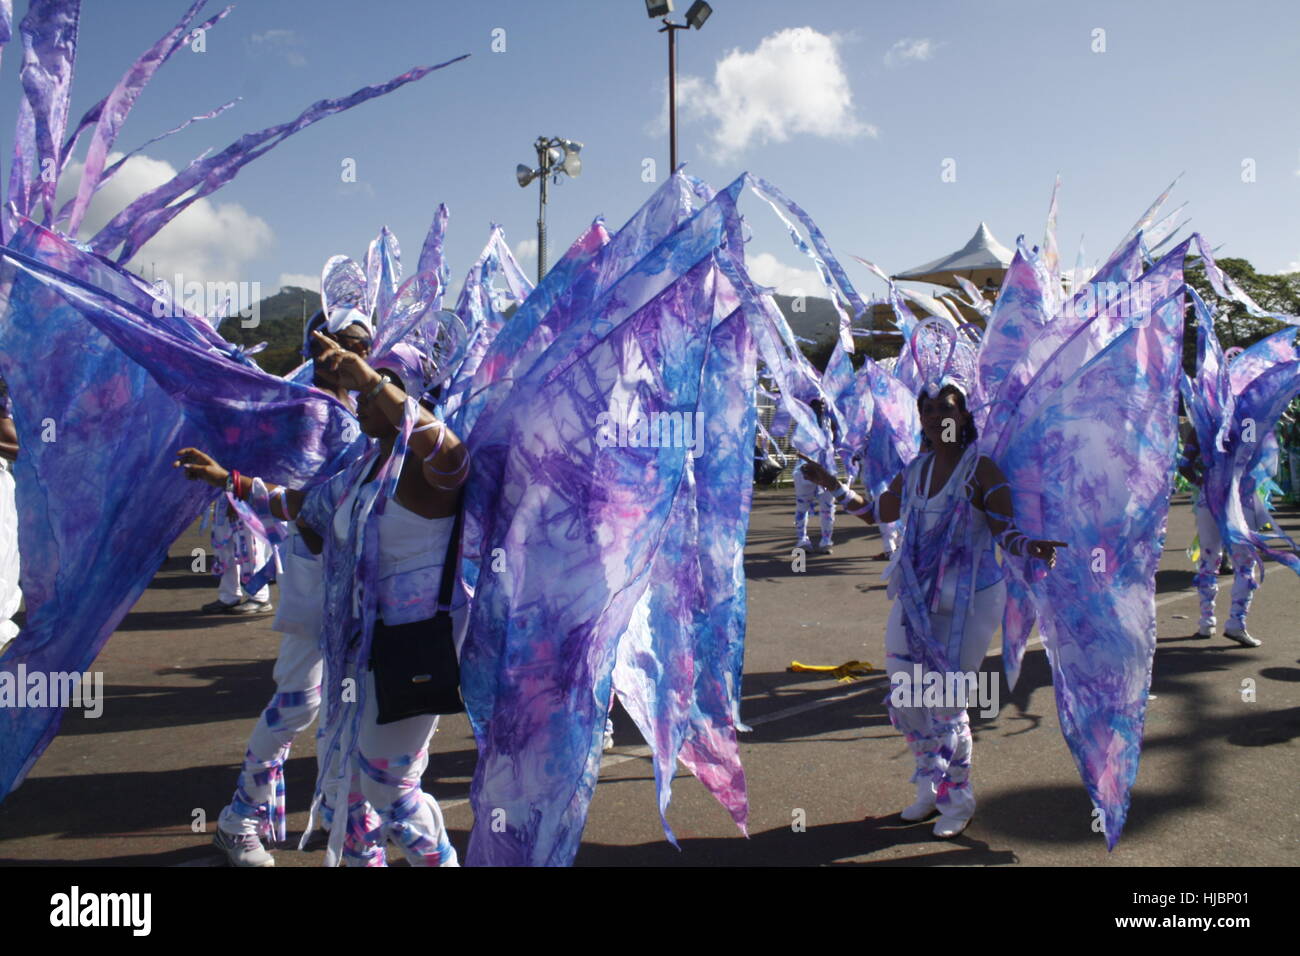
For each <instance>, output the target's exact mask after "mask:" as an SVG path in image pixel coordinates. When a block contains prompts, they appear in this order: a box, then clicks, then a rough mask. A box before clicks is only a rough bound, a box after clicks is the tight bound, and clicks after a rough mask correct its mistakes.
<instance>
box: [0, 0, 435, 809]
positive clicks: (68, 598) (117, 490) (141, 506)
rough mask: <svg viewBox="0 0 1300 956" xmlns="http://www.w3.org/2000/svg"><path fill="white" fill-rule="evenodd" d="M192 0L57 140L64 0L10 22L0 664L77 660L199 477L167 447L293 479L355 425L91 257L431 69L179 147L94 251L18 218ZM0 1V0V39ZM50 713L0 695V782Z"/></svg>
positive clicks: (45, 731) (76, 664) (161, 50)
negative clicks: (12, 481)
mask: <svg viewBox="0 0 1300 956" xmlns="http://www.w3.org/2000/svg"><path fill="white" fill-rule="evenodd" d="M199 6H200V5H199V4H197V3H195V4H193V5H191V6H190V7H189V9H188V11H187V13H186V14H185V16H184V17H183V18H182V20H181V21H180V23H178V24H177V25H176V26H175V27H174V28H173V29H172V30H170V31H169V32H168V33H167V34H165V35H164V37H163V38H162V39H161V40H160V41H159V42H158V43H157V44H155V45H154V46H152V47H150V49H149V50H147V51H146V53H145V54H144V55H143V56H142V57H141V58H140V59H139V60H137V61H136V62H135V63H134V64H133V65H132V67H131V68H130V69H129V70H128V71H127V73H126V75H125V76H124V77H123V79H122V81H121V82H120V83H119V84H118V85H117V86H116V87H115V88H114V90H113V91H112V92H110V94H109V95H108V96H107V97H105V98H104V99H103V100H101V101H99V103H98V104H97V105H96V106H94V107H92V109H91V110H90V111H88V112H87V114H86V115H85V117H84V118H83V119H82V121H81V122H80V123H79V124H78V125H77V127H76V129H75V130H74V132H73V133H72V135H71V136H70V137H69V138H68V139H67V141H66V142H65V141H64V132H65V130H66V127H67V113H68V100H69V94H70V81H71V76H72V63H73V59H74V55H75V49H76V42H77V26H78V18H79V10H80V6H79V4H78V3H75V2H71V0H33V2H32V3H31V4H30V6H29V9H28V13H27V15H26V17H25V18H24V19H23V21H22V24H21V25H20V28H19V29H20V32H21V33H22V36H23V43H24V54H25V56H24V63H23V68H22V71H21V83H22V88H23V94H22V98H21V100H20V104H19V110H18V123H17V129H16V132H15V137H14V139H15V145H14V158H13V162H12V164H11V168H10V176H9V183H8V191H7V196H6V199H7V200H8V201H9V203H8V204H7V205H6V207H5V209H4V210H3V223H2V224H0V230H2V234H3V240H4V244H3V246H0V257H2V258H0V375H2V376H3V378H4V379H5V380H6V381H7V383H8V385H9V388H10V393H11V396H12V399H13V402H14V406H15V409H14V419H15V425H16V427H17V429H18V434H19V441H20V442H21V443H22V446H23V454H22V456H21V457H20V458H19V460H18V462H16V463H15V473H16V476H17V487H18V510H19V514H20V516H21V520H20V530H19V537H20V546H21V548H22V551H23V554H24V556H25V557H28V558H29V560H26V561H24V564H23V582H22V584H23V589H24V592H25V594H26V599H27V608H28V612H27V614H28V623H27V627H26V628H25V629H24V631H23V632H22V634H21V636H20V637H19V638H18V639H17V640H15V641H14V643H13V644H12V645H11V646H10V647H9V648H7V650H6V653H5V655H4V657H3V660H2V661H0V667H3V668H4V669H5V670H6V671H9V672H11V673H12V672H14V671H16V669H17V668H18V667H19V666H20V665H21V666H25V667H26V669H27V671H28V672H33V671H43V672H73V671H84V670H87V669H89V667H90V665H91V663H92V662H93V661H94V659H95V657H96V655H97V654H98V652H99V650H100V648H101V647H102V646H103V644H104V642H105V641H106V640H107V639H108V637H109V635H110V634H111V633H112V632H113V630H114V629H115V628H116V627H117V625H118V623H119V622H120V621H121V619H122V618H123V617H124V616H125V615H126V613H127V612H128V611H129V610H130V609H131V607H132V606H133V605H134V603H135V601H136V600H137V599H138V598H139V596H140V594H141V593H142V592H143V591H144V589H145V588H146V587H147V586H148V584H149V582H150V580H151V579H152V577H153V575H154V573H155V572H156V571H157V569H158V568H159V567H160V566H161V565H162V562H163V561H164V560H165V558H166V556H167V550H168V547H169V546H170V544H171V543H172V542H173V541H174V540H175V539H176V537H177V536H178V535H180V534H181V532H183V531H184V530H185V528H187V527H188V526H189V525H190V524H191V523H192V522H193V521H194V519H195V518H196V517H197V515H198V514H199V512H200V510H201V509H202V508H203V507H204V506H205V505H206V504H208V503H209V502H211V501H212V499H213V497H214V496H215V495H216V494H218V493H217V492H214V491H213V490H212V489H211V488H209V487H207V486H205V485H203V484H202V483H198V482H185V481H181V480H178V478H177V474H176V472H175V470H174V469H173V468H172V467H171V463H172V461H173V460H174V457H175V452H176V450H177V449H178V448H181V447H183V446H185V445H193V446H197V447H201V448H203V449H205V450H207V451H208V452H210V453H212V454H213V455H214V457H216V458H217V460H219V461H229V462H232V463H233V462H238V463H240V465H241V466H242V467H243V468H245V469H247V470H248V471H249V473H252V474H260V475H263V476H265V477H266V478H268V479H269V480H272V481H275V482H277V483H287V484H290V485H295V486H300V487H301V486H306V485H309V484H311V483H312V482H313V481H316V480H319V479H320V478H321V477H324V476H327V475H329V474H332V473H334V472H335V471H337V470H338V469H339V468H341V467H342V466H343V464H345V463H346V461H348V460H350V458H351V457H353V456H354V453H353V451H352V450H351V449H350V447H349V446H350V445H351V444H352V443H354V442H356V441H358V440H359V439H360V432H359V429H358V428H357V424H356V420H355V419H354V418H353V417H352V415H351V413H350V412H349V411H348V410H347V409H345V408H344V407H343V406H342V405H341V404H340V403H338V402H337V401H336V400H334V399H333V398H331V397H330V396H327V395H325V394H324V393H323V392H320V391H317V390H315V389H311V388H309V387H306V386H304V385H302V384H300V383H297V382H289V381H285V380H282V379H279V378H276V377H275V376H271V375H267V374H266V373H264V372H262V371H261V370H259V369H258V368H257V367H256V366H255V365H254V364H253V362H252V360H251V359H250V358H248V355H249V352H248V351H246V350H243V349H239V348H237V347H235V346H232V345H231V344H230V343H228V342H226V341H225V340H224V339H222V338H221V337H220V336H218V335H217V334H216V332H215V331H214V330H213V329H212V327H211V326H210V325H209V324H208V323H207V322H206V321H205V320H204V319H202V318H200V317H198V316H195V315H192V314H190V313H187V312H186V311H185V310H184V309H182V308H180V306H179V304H178V303H176V302H173V301H172V300H171V299H170V298H169V297H167V296H165V295H162V294H160V293H157V292H155V291H154V290H153V289H151V288H150V287H149V286H148V285H147V284H146V283H145V282H144V281H143V280H142V279H140V278H139V277H138V276H136V275H134V274H132V273H130V272H127V271H126V270H125V269H123V268H122V267H121V266H120V265H118V264H115V263H113V262H110V261H109V260H108V259H107V258H105V256H106V255H108V254H110V253H113V251H114V250H115V249H117V248H118V247H119V246H120V247H121V249H120V251H118V253H117V256H116V263H124V262H126V261H128V260H129V259H130V258H131V257H132V256H133V255H134V254H135V253H136V252H137V251H138V250H139V248H140V246H141V245H142V244H143V243H144V242H146V241H147V240H148V239H149V238H150V237H151V236H153V235H154V234H156V233H157V231H158V230H159V229H161V228H162V227H163V226H164V225H166V223H167V222H169V221H170V220H171V219H172V218H174V217H175V216H176V215H177V214H179V213H180V212H181V211H182V210H183V209H185V208H186V207H187V206H188V205H189V203H191V202H193V201H194V200H195V199H197V198H199V197H200V196H204V195H208V194H210V193H211V192H212V191H213V190H215V189H216V188H218V187H219V186H221V185H223V184H224V183H226V182H228V181H229V180H230V179H231V178H233V177H234V175H235V174H236V173H237V172H238V171H239V169H240V168H242V167H243V165H245V164H246V163H247V162H249V161H251V160H253V159H256V158H257V157H258V156H260V155H262V154H263V153H265V152H266V151H267V150H268V149H270V148H272V147H273V146H274V145H275V144H276V143H278V142H281V141H282V140H283V139H284V138H285V137H287V136H290V135H292V134H293V133H295V132H297V131H298V130H300V129H303V128H305V127H306V126H308V125H310V124H312V123H314V122H316V121H317V120H319V119H321V118H323V117H325V116H327V115H330V114H332V113H336V112H339V111H342V110H345V109H348V108H350V107H351V106H354V105H356V104H358V103H361V102H364V101H365V100H368V99H371V98H373V97H375V96H378V95H382V94H383V93H386V92H388V91H389V90H391V89H395V88H397V87H398V86H401V85H404V84H405V83H408V82H410V81H412V80H415V79H418V78H420V77H421V76H424V75H426V74H427V73H428V72H430V71H432V70H433V69H437V68H438V67H422V68H420V69H417V70H412V71H409V72H408V73H405V74H402V75H401V76H399V77H397V78H395V79H394V80H392V81H389V82H388V83H386V84H379V85H376V86H370V87H365V88H363V89H361V90H358V91H357V92H356V93H354V94H352V95H351V96H349V97H344V98H342V99H336V100H323V101H320V102H318V103H316V104H314V105H313V106H312V107H310V108H309V109H307V110H306V111H305V112H303V113H302V114H300V115H299V116H298V117H297V118H296V119H294V120H293V121H291V122H289V123H286V124H283V125H281V126H276V127H271V128H270V129H267V130H263V131H262V132H260V133H256V134H251V135H250V136H247V137H243V138H241V139H239V140H237V141H236V142H235V143H233V144H231V146H230V147H228V148H227V149H225V150H223V151H222V152H221V153H218V154H217V155H215V156H212V157H210V158H207V159H200V160H196V161H195V162H194V163H192V164H191V165H190V166H189V167H187V168H186V169H185V170H182V171H181V172H180V173H178V174H177V176H176V177H175V178H174V179H172V180H171V181H170V182H169V183H166V184H164V185H163V186H161V187H159V188H158V189H156V190H153V191H151V192H149V193H147V194H146V195H145V196H143V197H141V198H140V199H139V200H137V201H136V202H134V203H132V204H130V206H128V208H127V209H126V210H124V211H123V212H122V213H121V214H120V215H118V216H116V217H115V218H114V219H113V220H111V221H110V222H109V224H108V225H107V226H105V228H104V229H103V230H101V231H100V232H99V233H98V234H96V236H95V237H93V238H92V239H91V240H90V244H89V247H90V249H93V250H94V252H92V251H89V250H88V248H87V246H85V245H81V244H79V243H76V242H74V241H73V240H72V239H70V238H69V237H67V236H65V235H62V234H60V233H57V232H53V231H50V230H49V229H46V228H43V227H42V226H40V225H38V224H37V223H36V222H35V221H33V217H35V216H36V215H37V210H39V211H40V212H41V213H42V214H43V217H44V222H45V223H46V224H49V223H51V222H53V221H55V220H56V219H58V218H61V217H58V216H56V215H55V212H54V209H53V200H54V196H55V191H56V189H57V186H58V182H57V176H55V177H51V176H48V175H46V176H42V175H41V172H42V171H43V170H50V169H53V170H56V171H62V170H63V169H64V168H65V167H66V165H67V164H68V162H69V160H70V158H71V153H72V149H73V147H74V146H75V144H76V141H77V137H78V136H79V135H80V134H81V133H82V132H83V131H84V130H87V129H91V128H92V127H93V129H94V132H93V134H92V144H91V147H90V149H91V151H92V152H91V157H90V158H89V159H88V163H87V165H88V167H89V169H90V170H91V172H90V174H88V175H87V177H86V178H85V179H84V180H83V181H82V184H81V187H80V189H79V191H78V195H77V197H76V200H75V201H74V202H73V204H72V205H71V206H68V207H66V213H67V216H68V217H69V218H72V219H75V218H76V216H78V215H80V213H81V212H82V211H84V205H85V202H86V201H88V200H89V196H90V195H91V194H93V192H94V190H95V189H96V188H97V186H98V185H100V184H102V182H103V181H104V179H105V178H106V177H107V176H109V175H111V174H112V172H113V171H115V169H116V168H119V167H108V168H107V169H105V168H104V167H103V164H102V158H103V157H106V156H107V154H108V151H109V150H110V149H111V147H112V146H113V144H114V141H115V139H116V136H117V132H118V130H119V129H120V128H121V126H122V123H123V122H124V121H125V119H126V117H127V114H128V113H129V111H130V109H131V106H132V104H133V103H134V102H135V99H136V98H137V97H138V96H139V94H140V92H141V90H142V89H143V88H144V86H145V84H146V83H147V82H148V81H149V79H150V78H151V77H152V76H153V74H154V72H155V71H156V70H157V69H158V67H159V66H161V65H162V63H163V62H164V61H165V60H166V59H167V58H168V57H169V56H170V55H171V54H172V53H174V52H175V51H176V50H177V49H179V47H180V45H183V44H184V42H185V38H186V37H188V36H189V35H191V33H190V27H189V24H190V23H191V22H192V21H193V18H194V15H195V14H196V12H197V10H198V8H199ZM225 12H226V11H222V12H221V13H218V14H217V15H215V16H214V17H212V18H210V19H209V20H208V21H206V22H205V23H204V24H201V25H200V27H203V28H206V27H208V26H211V25H213V24H215V23H216V21H217V20H219V19H221V18H222V17H223V16H224V15H225ZM8 14H9V4H4V7H3V9H0V42H3V40H4V39H5V38H6V34H7V32H8V31H7V29H6V27H7V26H8V24H9V23H10V22H11V21H10V20H9V17H8ZM444 65H445V64H444ZM184 125H185V124H182V126H184ZM96 253H103V254H104V255H98V254H96ZM88 482H89V483H90V484H89V485H88V484H87V483H88ZM61 716H62V711H60V710H58V709H52V708H46V709H42V708H6V709H4V710H3V711H2V712H0V798H2V797H3V796H5V795H7V794H8V793H9V792H10V791H11V790H12V789H13V788H14V787H15V786H17V785H18V784H19V783H20V782H21V781H22V779H23V777H24V776H25V775H26V773H27V772H28V770H29V769H30V768H31V766H32V764H33V763H34V762H35V760H36V759H37V758H38V757H39V756H40V754H41V752H42V751H43V750H44V748H45V747H46V745H48V743H49V741H50V740H51V739H52V738H53V736H54V735H55V733H57V730H58V726H59V721H60V719H61Z"/></svg>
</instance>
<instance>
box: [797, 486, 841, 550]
mask: <svg viewBox="0 0 1300 956" xmlns="http://www.w3.org/2000/svg"><path fill="white" fill-rule="evenodd" d="M814 509H815V510H816V512H817V517H818V519H819V520H820V521H821V530H822V537H821V543H822V545H824V546H829V545H830V543H831V534H832V532H834V530H835V496H834V495H833V494H832V493H831V492H829V491H827V490H826V489H824V488H822V487H821V486H820V485H816V484H813V482H811V481H809V480H808V479H807V478H805V477H804V476H803V469H802V468H796V469H795V472H794V531H795V534H796V535H797V536H798V540H800V541H803V540H805V539H806V538H807V537H808V512H810V511H812V510H814Z"/></svg>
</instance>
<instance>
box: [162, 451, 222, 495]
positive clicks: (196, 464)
mask: <svg viewBox="0 0 1300 956" xmlns="http://www.w3.org/2000/svg"><path fill="white" fill-rule="evenodd" d="M172 467H173V468H184V469H185V477H186V478H188V479H189V480H190V481H194V480H195V479H198V480H199V481H206V482H207V483H208V484H210V485H212V487H214V488H224V487H225V486H226V478H227V477H229V475H230V473H229V472H228V471H226V469H224V468H222V467H221V466H220V465H218V464H217V463H216V462H215V461H213V460H212V458H211V457H209V456H208V455H205V454H204V453H203V452H201V451H199V450H198V449H197V448H182V449H181V450H180V451H178V452H177V453H176V460H175V461H174V462H172Z"/></svg>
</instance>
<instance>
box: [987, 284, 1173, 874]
mask: <svg viewBox="0 0 1300 956" xmlns="http://www.w3.org/2000/svg"><path fill="white" fill-rule="evenodd" d="M1182 315H1183V299H1182V295H1181V294H1176V295H1174V296H1173V297H1171V298H1168V299H1166V300H1164V301H1163V302H1161V303H1159V304H1157V305H1156V306H1155V307H1154V309H1153V311H1152V314H1151V315H1150V318H1149V321H1147V322H1145V323H1139V324H1136V325H1135V326H1134V327H1130V328H1128V329H1127V330H1125V331H1124V332H1123V333H1121V334H1120V335H1119V336H1118V337H1117V338H1115V339H1114V340H1113V341H1112V342H1111V343H1110V345H1108V346H1107V347H1106V348H1105V349H1103V350H1102V352H1100V353H1099V354H1098V355H1097V356H1096V357H1094V358H1093V359H1092V360H1091V361H1089V362H1088V363H1087V364H1086V365H1085V366H1084V367H1083V368H1081V369H1079V370H1078V371H1077V372H1076V373H1075V374H1074V375H1072V376H1070V377H1069V379H1068V380H1067V381H1065V382H1063V383H1062V384H1061V386H1060V387H1059V388H1057V389H1055V390H1054V392H1053V393H1052V395H1051V397H1050V398H1049V399H1047V400H1046V401H1044V402H1043V403H1041V404H1040V405H1039V406H1038V407H1037V410H1036V413H1035V414H1034V416H1033V417H1032V418H1031V419H1030V420H1028V421H1025V422H1023V423H1020V424H1018V425H1017V426H1016V427H1015V429H1014V432H1013V433H1012V434H1011V435H1010V436H1009V439H1008V441H1007V444H1006V448H1005V453H1004V455H1003V458H1002V460H1001V462H1000V464H1001V465H1002V470H1003V472H1004V473H1005V474H1006V476H1007V480H1008V482H1009V483H1010V485H1011V487H1012V488H1013V489H1014V491H1015V497H1016V513H1017V516H1018V517H1017V520H1018V521H1019V522H1020V523H1021V526H1022V527H1023V528H1024V529H1025V530H1026V532H1027V533H1029V534H1030V535H1031V536H1033V537H1039V536H1042V537H1048V538H1055V539H1058V540H1062V541H1066V542H1068V547H1066V548H1063V549H1059V550H1058V551H1057V564H1056V567H1055V568H1054V569H1053V570H1052V571H1051V572H1050V573H1046V574H1045V575H1044V574H1043V573H1042V572H1041V571H1040V572H1039V574H1038V575H1037V577H1038V578H1039V579H1038V580H1037V581H1034V582H1033V584H1032V587H1033V590H1034V596H1035V600H1036V601H1037V603H1038V605H1039V610H1040V619H1039V620H1040V626H1041V627H1042V629H1043V633H1044V636H1045V638H1046V643H1047V648H1048V653H1049V655H1050V658H1051V663H1052V675H1053V683H1054V684H1055V689H1056V700H1057V711H1058V714H1059V715H1060V721H1061V730H1062V733H1063V734H1064V735H1065V739H1066V742H1067V744H1068V745H1069V747H1070V751H1071V753H1072V754H1073V755H1074V759H1075V763H1076V764H1077V766H1078V768H1079V773H1080V775H1081V777H1082V778H1083V782H1084V785H1085V786H1086V787H1087V789H1088V793H1089V795H1090V796H1091V798H1092V801H1093V804H1094V806H1096V807H1097V808H1098V809H1100V810H1101V811H1102V813H1103V814H1104V820H1103V822H1104V825H1105V832H1106V841H1107V845H1108V846H1109V847H1111V848H1113V847H1114V846H1115V843H1116V841H1117V840H1118V839H1119V835H1120V832H1121V830H1122V829H1123V826H1124V821H1125V818H1126V816H1127V813H1128V805H1129V791H1130V789H1131V787H1132V785H1133V781H1134V779H1135V778H1136V775H1137V769H1138V760H1139V755H1140V751H1141V741H1142V727H1143V720H1144V716H1145V712H1146V699H1147V692H1148V689H1149V687H1150V678H1151V661H1152V657H1153V655H1154V652H1155V638H1156V621H1155V573H1156V568H1157V566H1158V564H1159V560H1160V553H1161V549H1162V547H1163V543H1164V537H1165V527H1166V521H1167V518H1168V510H1169V497H1170V491H1171V488H1172V468H1173V461H1174V457H1175V451H1176V447H1177V400H1176V388H1177V380H1178V376H1179V374H1180V357H1181V347H1182ZM1031 497H1032V498H1034V499H1036V507H1034V508H1027V507H1024V506H1025V505H1026V504H1027V503H1028V499H1029V498H1031ZM1026 512H1027V513H1028V517H1027V518H1026V519H1021V518H1020V517H1019V516H1020V515H1021V514H1022V513H1026ZM1038 521H1041V525H1040V526H1034V524H1035V523H1036V522H1038Z"/></svg>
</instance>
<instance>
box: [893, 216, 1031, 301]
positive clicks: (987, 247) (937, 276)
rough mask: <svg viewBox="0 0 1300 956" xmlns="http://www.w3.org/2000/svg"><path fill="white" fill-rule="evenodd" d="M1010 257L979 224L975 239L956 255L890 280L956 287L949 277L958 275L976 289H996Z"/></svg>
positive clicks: (983, 226) (955, 253)
mask: <svg viewBox="0 0 1300 956" xmlns="http://www.w3.org/2000/svg"><path fill="white" fill-rule="evenodd" d="M1011 257H1012V252H1011V250H1010V249H1008V248H1007V247H1006V246H1004V245H1002V243H1000V242H998V241H997V240H996V239H994V238H993V233H991V232H989V227H988V226H986V225H985V224H984V223H982V222H981V223H980V224H979V228H978V229H976V230H975V235H973V236H971V238H970V241H969V242H968V243H966V245H964V246H962V247H961V248H960V249H958V250H957V251H956V252H953V253H950V254H948V255H946V256H942V257H940V258H938V259H935V260H934V261H933V262H927V263H926V264H925V265H922V266H917V267H916V268H915V269H908V270H907V271H906V272H900V273H898V274H897V275H895V276H894V278H895V279H904V280H911V281H914V282H931V283H934V284H935V285H946V286H952V287H956V285H957V282H956V280H955V279H954V278H953V276H955V275H960V276H963V277H965V278H967V279H969V280H970V281H971V282H973V283H975V285H977V286H979V287H980V288H983V287H984V286H986V285H988V284H989V283H992V284H993V285H994V286H999V285H1001V284H1002V277H1003V276H1004V275H1005V274H1006V271H1007V266H1009V265H1011Z"/></svg>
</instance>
